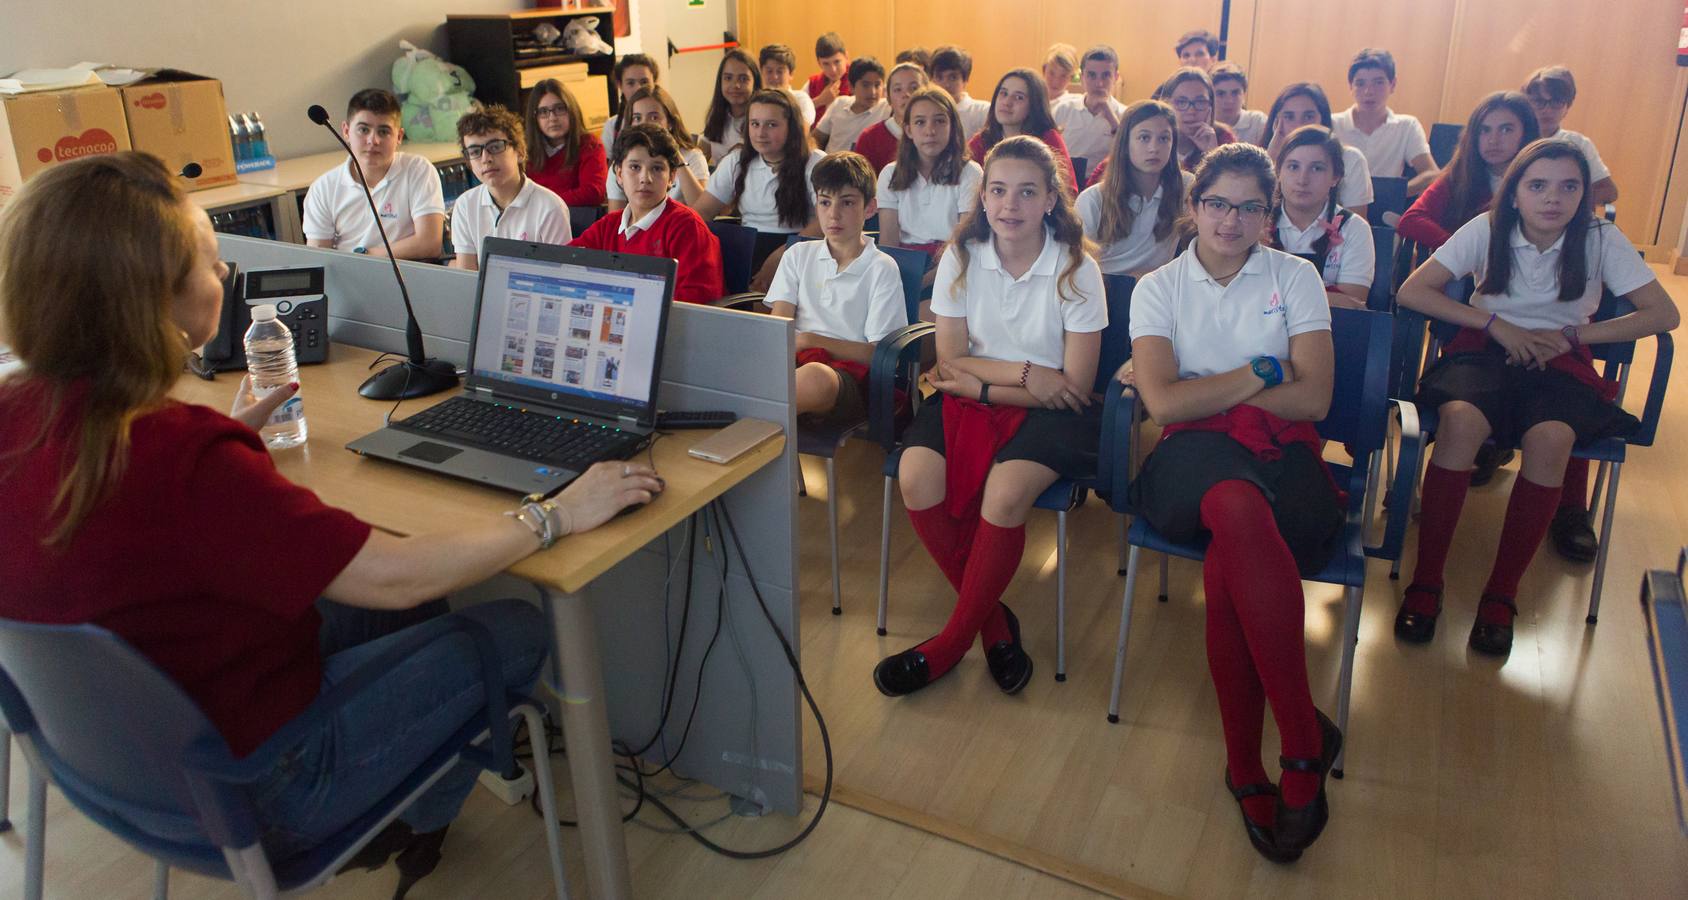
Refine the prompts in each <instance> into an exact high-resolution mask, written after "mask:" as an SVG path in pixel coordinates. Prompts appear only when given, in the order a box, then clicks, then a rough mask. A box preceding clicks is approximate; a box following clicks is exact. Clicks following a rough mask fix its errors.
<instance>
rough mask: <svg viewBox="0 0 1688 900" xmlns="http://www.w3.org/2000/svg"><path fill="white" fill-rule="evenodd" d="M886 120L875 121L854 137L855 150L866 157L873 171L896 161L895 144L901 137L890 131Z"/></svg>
mask: <svg viewBox="0 0 1688 900" xmlns="http://www.w3.org/2000/svg"><path fill="white" fill-rule="evenodd" d="M888 122H889V120H887V121H886V122H875V123H874V124H873V125H871V126H869V127H868V129H867V130H866V131H864V132H862V133H861V136H860V137H858V138H856V148H855V149H856V152H857V153H860V154H861V155H863V156H865V157H867V161H868V162H870V163H872V164H873V171H875V172H878V171H881V170H882V169H884V168H885V167H886V166H888V165H890V164H892V163H894V162H896V161H897V145H898V143H899V142H901V140H902V139H901V138H899V137H897V136H896V135H894V134H892V133H891V128H890V125H889V124H888Z"/></svg>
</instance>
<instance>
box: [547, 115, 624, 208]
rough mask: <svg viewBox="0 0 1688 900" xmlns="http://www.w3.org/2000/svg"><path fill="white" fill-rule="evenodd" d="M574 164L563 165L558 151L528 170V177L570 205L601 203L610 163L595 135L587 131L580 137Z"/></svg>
mask: <svg viewBox="0 0 1688 900" xmlns="http://www.w3.org/2000/svg"><path fill="white" fill-rule="evenodd" d="M575 157H576V159H575V161H574V165H573V166H569V167H565V166H564V165H563V154H562V153H558V154H556V155H554V156H552V157H551V158H550V159H547V160H546V161H545V165H543V166H541V167H539V168H537V169H534V168H529V169H528V177H529V178H532V179H533V180H534V181H536V182H538V183H539V184H541V185H543V186H545V187H548V188H550V189H551V190H552V191H553V192H555V193H556V195H557V196H559V197H561V198H563V202H564V203H567V204H568V205H569V206H570V207H571V208H572V207H576V206H583V207H591V206H603V205H604V201H605V200H606V199H608V197H607V195H606V193H605V192H606V191H607V188H606V187H605V185H606V184H608V182H609V176H610V164H609V160H608V158H607V157H606V156H605V155H604V142H603V141H602V140H600V139H599V138H598V136H597V135H595V134H591V133H587V134H585V135H582V136H581V138H580V152H579V153H577V154H575Z"/></svg>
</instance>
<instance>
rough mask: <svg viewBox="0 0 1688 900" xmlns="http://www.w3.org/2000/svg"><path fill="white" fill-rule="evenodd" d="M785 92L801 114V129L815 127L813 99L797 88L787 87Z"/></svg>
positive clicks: (807, 93) (806, 92)
mask: <svg viewBox="0 0 1688 900" xmlns="http://www.w3.org/2000/svg"><path fill="white" fill-rule="evenodd" d="M785 92H786V93H788V94H790V95H791V99H792V100H793V101H794V102H795V103H796V104H797V111H798V112H799V113H802V114H803V127H804V128H813V127H815V98H813V97H810V96H809V92H808V91H806V90H804V89H802V88H799V87H790V86H787V87H786V89H785Z"/></svg>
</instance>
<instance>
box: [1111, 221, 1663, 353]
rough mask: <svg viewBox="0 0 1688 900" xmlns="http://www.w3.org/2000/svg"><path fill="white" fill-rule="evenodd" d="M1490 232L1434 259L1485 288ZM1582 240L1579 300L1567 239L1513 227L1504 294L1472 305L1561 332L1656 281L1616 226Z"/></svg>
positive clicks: (1469, 227) (1487, 228) (1466, 238)
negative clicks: (1562, 257)
mask: <svg viewBox="0 0 1688 900" xmlns="http://www.w3.org/2000/svg"><path fill="white" fill-rule="evenodd" d="M1491 233H1492V232H1491V222H1490V219H1489V216H1488V215H1487V214H1485V215H1480V216H1478V217H1477V218H1475V219H1472V220H1471V221H1469V222H1467V223H1465V224H1464V225H1461V226H1460V228H1459V230H1458V231H1456V232H1454V235H1453V237H1451V238H1448V242H1447V243H1445V244H1443V245H1442V246H1441V247H1439V248H1437V250H1436V252H1435V253H1434V254H1433V255H1432V256H1431V257H1430V258H1431V259H1434V260H1436V261H1437V262H1439V263H1441V264H1442V265H1444V266H1446V267H1447V269H1448V271H1450V272H1452V273H1453V274H1454V277H1455V278H1464V277H1465V276H1467V275H1471V276H1475V278H1476V281H1477V283H1479V284H1481V283H1482V281H1483V277H1484V273H1485V272H1486V271H1487V270H1488V261H1489V235H1490V234H1491ZM1584 239H1585V240H1586V241H1587V242H1588V283H1587V284H1586V285H1585V286H1584V288H1583V293H1582V296H1581V297H1580V298H1578V299H1576V300H1570V301H1561V300H1560V299H1559V254H1560V251H1561V249H1563V246H1564V243H1565V235H1563V234H1561V235H1560V236H1559V239H1558V240H1556V241H1554V242H1553V246H1551V247H1549V248H1547V250H1546V252H1543V251H1541V250H1537V249H1536V245H1535V244H1532V243H1530V242H1529V240H1527V239H1526V238H1525V237H1524V231H1523V228H1522V227H1515V228H1513V230H1512V241H1511V243H1512V276H1511V277H1510V278H1509V279H1507V286H1506V293H1505V294H1504V295H1494V294H1478V295H1476V296H1475V297H1473V298H1472V299H1471V305H1472V306H1475V307H1477V308H1478V309H1481V310H1485V311H1487V312H1492V313H1495V314H1496V315H1498V316H1500V317H1501V318H1503V319H1505V320H1506V321H1508V322H1511V323H1512V324H1514V325H1517V326H1518V327H1520V328H1554V329H1558V328H1563V327H1565V326H1566V325H1581V324H1583V323H1584V322H1587V321H1588V320H1589V318H1590V317H1592V316H1593V315H1594V312H1595V310H1597V309H1599V308H1600V296H1601V288H1602V287H1604V288H1608V289H1610V290H1611V292H1612V293H1614V294H1616V295H1618V296H1619V297H1622V296H1623V295H1625V294H1628V293H1630V292H1631V291H1634V290H1636V289H1638V288H1642V287H1645V286H1646V285H1647V284H1649V283H1651V282H1653V281H1654V280H1656V276H1654V274H1653V270H1652V269H1649V268H1648V267H1647V263H1646V262H1644V261H1643V260H1642V259H1641V255H1640V254H1638V253H1636V252H1635V245H1634V244H1631V243H1630V242H1629V238H1626V237H1624V235H1623V232H1621V231H1619V230H1618V226H1616V225H1613V224H1612V223H1610V222H1607V221H1606V220H1605V219H1598V218H1597V219H1595V220H1594V222H1593V225H1592V227H1590V228H1589V230H1588V234H1587V235H1586V237H1585V238H1584ZM1134 299H1135V298H1134ZM1133 315H1135V312H1134V313H1133Z"/></svg>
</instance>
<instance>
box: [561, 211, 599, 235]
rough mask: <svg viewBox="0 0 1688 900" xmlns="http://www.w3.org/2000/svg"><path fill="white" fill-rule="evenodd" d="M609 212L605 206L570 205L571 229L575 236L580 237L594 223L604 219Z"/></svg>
mask: <svg viewBox="0 0 1688 900" xmlns="http://www.w3.org/2000/svg"><path fill="white" fill-rule="evenodd" d="M608 213H609V208H608V207H605V206H571V207H569V230H570V231H571V232H572V233H573V234H574V236H575V237H580V236H581V235H582V234H584V233H585V232H586V229H588V228H591V227H592V223H593V222H596V221H598V220H599V219H602V218H603V217H604V216H605V215H607V214H608Z"/></svg>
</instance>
